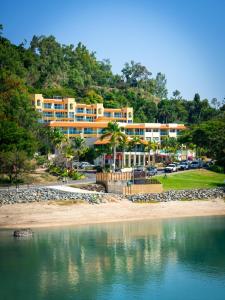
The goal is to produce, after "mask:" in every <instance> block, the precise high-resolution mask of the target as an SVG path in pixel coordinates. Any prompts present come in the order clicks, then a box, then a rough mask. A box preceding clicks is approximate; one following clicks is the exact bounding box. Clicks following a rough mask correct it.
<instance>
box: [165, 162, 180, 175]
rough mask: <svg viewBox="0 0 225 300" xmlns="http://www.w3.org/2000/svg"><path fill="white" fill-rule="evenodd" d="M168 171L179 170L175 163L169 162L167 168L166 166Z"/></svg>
mask: <svg viewBox="0 0 225 300" xmlns="http://www.w3.org/2000/svg"><path fill="white" fill-rule="evenodd" d="M165 171H166V172H170V173H172V172H177V167H176V165H175V164H169V165H168V166H167V167H166V168H165Z"/></svg>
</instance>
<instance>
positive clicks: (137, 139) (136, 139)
mask: <svg viewBox="0 0 225 300" xmlns="http://www.w3.org/2000/svg"><path fill="white" fill-rule="evenodd" d="M142 142H143V141H142V139H141V138H140V137H139V136H137V135H135V136H134V137H133V138H132V140H131V141H130V146H131V147H132V148H134V149H135V159H134V160H135V165H136V164H137V145H140V144H141V143H142Z"/></svg>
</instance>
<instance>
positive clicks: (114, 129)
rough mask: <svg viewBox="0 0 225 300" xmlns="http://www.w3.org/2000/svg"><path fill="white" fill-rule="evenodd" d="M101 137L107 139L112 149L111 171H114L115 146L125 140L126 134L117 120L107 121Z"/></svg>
mask: <svg viewBox="0 0 225 300" xmlns="http://www.w3.org/2000/svg"><path fill="white" fill-rule="evenodd" d="M103 139H109V143H110V145H111V147H112V149H113V171H115V166H116V148H117V146H118V145H119V144H120V143H122V142H123V141H125V140H126V134H125V133H124V132H123V128H122V127H120V126H119V124H118V123H117V122H109V123H108V126H107V128H105V130H104V133H103V134H102V136H101V140H103Z"/></svg>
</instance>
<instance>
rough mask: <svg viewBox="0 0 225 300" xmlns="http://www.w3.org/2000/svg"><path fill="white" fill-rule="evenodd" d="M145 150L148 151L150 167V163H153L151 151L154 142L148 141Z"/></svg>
mask: <svg viewBox="0 0 225 300" xmlns="http://www.w3.org/2000/svg"><path fill="white" fill-rule="evenodd" d="M145 150H146V151H148V165H149V166H150V162H151V159H150V157H151V156H150V155H151V150H152V141H148V142H147V144H146V146H145Z"/></svg>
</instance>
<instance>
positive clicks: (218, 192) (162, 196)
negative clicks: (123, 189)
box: [127, 187, 225, 202]
mask: <svg viewBox="0 0 225 300" xmlns="http://www.w3.org/2000/svg"><path fill="white" fill-rule="evenodd" d="M127 198H128V199H129V200H131V201H132V202H151V201H156V202H157V201H158V202H168V201H180V200H183V201H185V200H187V201H188V200H201V199H209V198H212V199H215V198H225V188H223V187H219V188H213V189H191V190H172V191H167V192H164V193H157V194H139V195H130V196H127Z"/></svg>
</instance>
